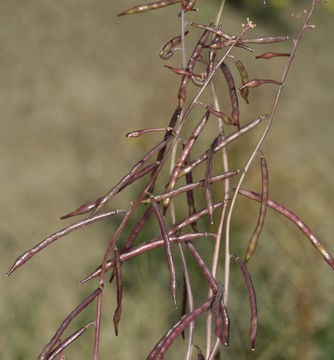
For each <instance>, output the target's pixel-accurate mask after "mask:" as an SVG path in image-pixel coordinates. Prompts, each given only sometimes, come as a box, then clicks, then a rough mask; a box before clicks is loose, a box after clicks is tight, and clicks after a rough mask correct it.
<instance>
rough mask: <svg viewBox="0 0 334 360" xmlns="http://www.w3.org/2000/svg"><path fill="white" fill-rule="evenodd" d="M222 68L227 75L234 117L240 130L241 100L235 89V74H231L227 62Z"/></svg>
mask: <svg viewBox="0 0 334 360" xmlns="http://www.w3.org/2000/svg"><path fill="white" fill-rule="evenodd" d="M220 68H221V69H222V72H223V74H224V76H225V79H226V82H227V85H228V88H229V91H230V98H231V103H232V114H231V116H232V119H233V120H234V122H235V125H236V126H237V128H238V130H240V122H239V101H238V96H237V92H236V90H235V85H234V80H233V76H232V74H231V71H230V69H229V68H228V66H227V65H226V64H225V63H222V64H221V66H220Z"/></svg>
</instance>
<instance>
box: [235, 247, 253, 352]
mask: <svg viewBox="0 0 334 360" xmlns="http://www.w3.org/2000/svg"><path fill="white" fill-rule="evenodd" d="M231 256H232V257H233V258H234V259H235V261H236V262H237V264H238V265H239V267H240V270H241V272H242V275H243V277H244V279H245V282H246V285H247V290H248V296H249V303H250V310H251V329H250V333H249V337H250V341H251V349H252V350H255V339H256V335H257V305H256V295H255V290H254V286H253V282H252V278H251V276H250V274H249V272H248V270H247V266H246V264H245V263H244V262H243V261H241V260H240V258H239V257H238V256H235V255H233V254H231Z"/></svg>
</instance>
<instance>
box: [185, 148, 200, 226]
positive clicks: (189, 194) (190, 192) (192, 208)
mask: <svg viewBox="0 0 334 360" xmlns="http://www.w3.org/2000/svg"><path fill="white" fill-rule="evenodd" d="M189 163H190V157H189V155H188V157H187V158H186V161H185V164H189ZM186 182H187V184H188V185H189V184H193V183H194V181H193V175H192V172H191V171H190V172H189V173H188V174H186ZM187 204H188V210H189V215H190V216H191V215H193V214H195V212H196V208H195V199H194V192H193V190H188V191H187ZM190 225H191V227H192V228H193V230H194V231H195V233H198V227H197V222H196V221H194V222H193V223H191V224H190Z"/></svg>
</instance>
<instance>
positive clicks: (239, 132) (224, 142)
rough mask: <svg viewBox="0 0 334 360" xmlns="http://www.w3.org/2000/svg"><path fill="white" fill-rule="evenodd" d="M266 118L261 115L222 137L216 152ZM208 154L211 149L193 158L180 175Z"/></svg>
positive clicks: (199, 162) (204, 158) (203, 159)
mask: <svg viewBox="0 0 334 360" xmlns="http://www.w3.org/2000/svg"><path fill="white" fill-rule="evenodd" d="M264 118H265V116H261V117H259V118H257V119H255V120H253V121H251V122H250V123H248V124H247V125H245V126H243V127H242V128H240V130H237V131H235V132H233V133H232V134H230V135H228V136H226V137H225V138H222V139H221V141H220V142H219V143H218V144H217V146H216V147H215V149H214V152H217V151H219V150H221V149H222V148H223V147H225V146H226V145H228V144H229V143H230V142H232V141H234V140H235V139H237V138H238V137H240V136H241V135H243V134H245V133H246V132H248V131H249V130H251V129H254V127H256V126H257V125H258V124H259V123H260V122H261V121H262V120H263V119H264ZM208 154H209V150H207V151H205V152H204V153H202V154H201V155H200V156H199V157H198V158H197V159H194V160H192V162H191V163H190V164H189V165H186V166H185V167H183V168H182V169H181V170H180V172H179V177H181V176H183V175H185V174H187V172H189V171H191V170H192V169H193V168H194V167H195V166H197V165H199V164H201V163H202V162H203V161H205V160H206V159H207V158H208Z"/></svg>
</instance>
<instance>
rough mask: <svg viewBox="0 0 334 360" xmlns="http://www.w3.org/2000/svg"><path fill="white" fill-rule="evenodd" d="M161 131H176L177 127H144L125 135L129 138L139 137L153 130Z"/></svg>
mask: <svg viewBox="0 0 334 360" xmlns="http://www.w3.org/2000/svg"><path fill="white" fill-rule="evenodd" d="M160 131H170V132H172V133H175V129H174V128H171V127H160V128H150V129H142V130H135V131H130V132H128V133H127V134H126V135H125V137H127V138H129V137H131V138H137V137H139V136H141V135H143V134H147V133H151V132H160Z"/></svg>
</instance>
